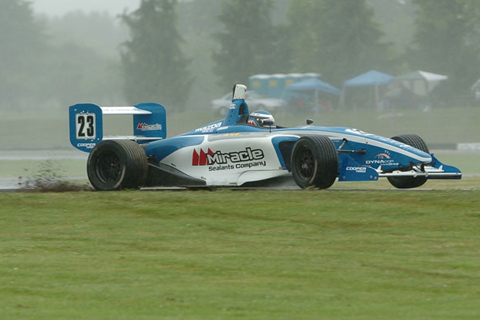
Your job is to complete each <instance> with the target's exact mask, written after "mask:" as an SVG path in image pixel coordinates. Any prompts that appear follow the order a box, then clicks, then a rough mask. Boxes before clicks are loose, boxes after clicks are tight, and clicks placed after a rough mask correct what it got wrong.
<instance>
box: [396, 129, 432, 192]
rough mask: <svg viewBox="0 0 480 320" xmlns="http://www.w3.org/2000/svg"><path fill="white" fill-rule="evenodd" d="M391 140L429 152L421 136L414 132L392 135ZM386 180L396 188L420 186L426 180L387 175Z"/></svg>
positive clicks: (424, 178) (423, 178)
mask: <svg viewBox="0 0 480 320" xmlns="http://www.w3.org/2000/svg"><path fill="white" fill-rule="evenodd" d="M392 139H393V140H395V141H399V142H402V143H404V144H407V145H409V146H412V147H414V148H417V149H419V150H422V151H424V152H426V153H430V151H429V150H428V146H427V144H426V143H425V141H423V139H422V138H420V137H419V136H417V135H416V134H403V135H399V136H395V137H392ZM388 181H389V182H390V183H391V184H392V186H394V187H395V188H398V189H411V188H418V187H421V186H423V185H424V184H425V182H427V178H426V177H388Z"/></svg>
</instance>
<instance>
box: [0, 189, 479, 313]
mask: <svg viewBox="0 0 480 320" xmlns="http://www.w3.org/2000/svg"><path fill="white" fill-rule="evenodd" d="M477 182H478V180H477ZM0 203H1V206H0V225H1V229H0V241H1V244H2V245H1V246H0V319H2V320H10V319H15V320H19V319H38V320H42V319H49V320H50V319H102V320H108V319H209V320H210V319H422V320H423V319H449V320H450V319H478V318H479V316H480V304H479V303H478V301H479V300H480V269H479V265H480V237H478V230H479V228H480V191H479V190H478V188H477V189H472V190H469V191H460V190H440V191H406V192H391V191H321V192H319V191H314V190H304V191H289V192H282V191H258V190H257V191H252V190H243V191H233V190H225V189H220V190H217V191H213V192H209V191H196V192H193V191H181V192H174V191H164V192H112V193H102V192H75V193H50V194H44V193H3V194H0Z"/></svg>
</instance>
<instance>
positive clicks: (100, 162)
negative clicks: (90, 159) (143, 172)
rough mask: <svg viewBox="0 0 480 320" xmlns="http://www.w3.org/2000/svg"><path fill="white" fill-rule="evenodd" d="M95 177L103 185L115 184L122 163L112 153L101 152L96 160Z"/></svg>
mask: <svg viewBox="0 0 480 320" xmlns="http://www.w3.org/2000/svg"><path fill="white" fill-rule="evenodd" d="M95 167H96V174H97V177H98V178H99V179H100V180H101V181H102V182H104V183H108V184H115V183H116V182H117V181H118V179H119V177H120V175H121V172H122V163H121V161H120V158H119V157H118V155H117V154H116V153H114V152H103V153H102V154H100V155H99V156H98V158H97V160H96V166H95Z"/></svg>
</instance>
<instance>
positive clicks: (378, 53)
mask: <svg viewBox="0 0 480 320" xmlns="http://www.w3.org/2000/svg"><path fill="white" fill-rule="evenodd" d="M288 19H289V25H290V30H291V34H292V36H291V40H290V44H291V47H292V51H293V65H294V67H295V68H296V70H298V71H300V72H319V73H321V74H323V76H324V78H325V79H326V80H327V81H329V82H332V83H333V84H336V85H341V84H342V83H343V81H345V80H347V79H349V78H351V77H353V76H356V75H358V74H360V73H363V72H365V71H368V70H369V69H379V70H381V71H388V70H387V69H389V68H390V67H391V66H390V63H389V57H390V55H391V52H390V45H389V44H386V43H382V37H383V33H382V31H381V29H380V27H379V24H378V23H377V22H375V21H374V13H373V9H372V8H370V7H369V6H368V5H367V3H366V1H365V0H342V1H338V0H306V1H301V2H298V1H295V0H291V1H290V10H289V12H288Z"/></svg>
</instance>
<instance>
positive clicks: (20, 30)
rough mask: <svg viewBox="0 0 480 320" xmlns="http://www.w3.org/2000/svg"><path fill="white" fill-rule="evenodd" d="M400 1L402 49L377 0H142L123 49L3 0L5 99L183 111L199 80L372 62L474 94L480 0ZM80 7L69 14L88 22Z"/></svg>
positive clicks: (102, 25) (1, 101) (339, 72)
mask: <svg viewBox="0 0 480 320" xmlns="http://www.w3.org/2000/svg"><path fill="white" fill-rule="evenodd" d="M390 3H392V4H391V5H392V6H396V8H393V7H391V8H389V9H388V10H390V12H391V11H392V10H398V9H399V8H402V6H408V7H409V8H413V10H412V11H414V12H415V18H414V24H413V27H412V29H413V37H412V40H411V41H410V42H409V43H407V46H406V47H405V48H400V50H399V48H398V46H395V44H394V43H393V42H392V41H390V42H388V41H386V37H385V31H384V30H385V29H384V27H383V25H381V24H380V23H379V22H378V19H377V18H376V17H375V12H374V7H373V6H372V5H375V6H380V4H379V3H378V1H375V0H342V1H338V0H305V1H295V0H280V1H272V0H194V1H190V2H178V0H142V1H141V2H140V5H139V8H138V9H136V10H134V11H133V12H124V13H123V14H122V15H120V17H119V20H120V21H121V22H122V23H123V28H124V29H122V30H123V31H124V32H125V33H128V37H125V38H126V40H123V41H121V42H122V43H121V45H120V46H119V47H118V48H115V50H116V51H117V52H118V53H119V57H120V58H119V59H117V58H112V57H111V56H109V55H108V54H104V52H102V51H101V50H97V49H95V48H98V47H99V46H101V45H105V44H91V46H89V39H83V42H82V44H79V43H75V42H63V43H55V41H52V39H51V36H50V35H49V33H48V28H47V25H48V23H47V22H49V23H50V25H51V24H52V22H51V21H45V20H42V19H39V18H38V17H37V16H36V15H35V13H34V12H33V11H32V8H31V5H30V4H29V2H28V1H25V0H0V6H1V10H0V41H1V43H2V46H0V57H1V59H0V106H1V108H2V109H3V108H13V109H14V108H16V107H18V106H19V105H35V104H38V103H39V102H43V103H45V102H48V101H57V102H58V103H60V104H62V105H65V104H71V103H75V102H78V101H88V102H98V103H100V104H116V103H119V102H123V101H124V102H126V103H132V104H133V103H137V102H140V101H159V102H162V103H164V104H165V105H167V106H169V109H170V108H174V109H175V110H177V111H181V110H184V109H185V107H186V106H187V104H189V101H188V99H189V97H190V96H191V95H192V93H193V94H195V90H197V88H202V90H204V91H205V90H206V91H209V92H212V91H215V90H217V88H221V89H222V90H226V89H227V88H230V87H231V86H232V85H233V84H234V83H246V82H248V77H249V76H251V75H254V74H262V73H266V74H271V73H293V72H295V73H298V72H300V73H303V72H317V73H320V74H322V75H323V78H324V79H325V80H326V81H327V82H330V83H332V84H333V85H336V86H339V87H340V86H341V85H342V83H343V81H345V80H347V79H349V78H352V77H354V76H356V75H359V74H361V73H363V72H366V71H368V70H371V69H376V70H379V71H383V72H386V73H391V74H399V73H404V72H407V71H411V70H417V69H421V70H425V71H430V72H435V73H441V74H445V75H448V76H449V78H450V80H449V81H447V82H446V83H445V84H444V87H443V88H442V90H441V92H440V95H443V97H444V98H454V97H456V96H459V95H463V94H466V93H468V90H469V87H470V85H471V84H472V83H473V82H474V81H475V80H477V79H478V78H479V77H480V61H479V59H480V41H479V40H480V38H479V34H478V32H479V30H480V28H479V27H480V3H479V2H478V1H476V0H404V1H402V2H395V1H390ZM388 10H387V11H388ZM279 12H281V13H282V14H281V15H279V14H278V13H279ZM78 15H79V14H77V16H75V14H70V15H69V16H68V17H64V19H66V20H65V21H66V22H68V23H75V21H77V20H78V21H79V22H78V23H81V21H85V20H81V19H78V18H79V17H78ZM110 20H111V19H108V17H106V16H102V15H101V14H98V15H97V16H96V17H95V16H93V17H92V16H91V17H89V24H90V25H89V26H88V27H90V28H91V29H92V32H102V31H103V30H107V29H108V28H113V27H112V25H109V24H108V23H109V21H110ZM60 22H61V21H57V23H60ZM85 27H87V26H85ZM206 86H208V87H209V88H208V89H205V87H206ZM213 86H215V90H213V89H211V87H213Z"/></svg>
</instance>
